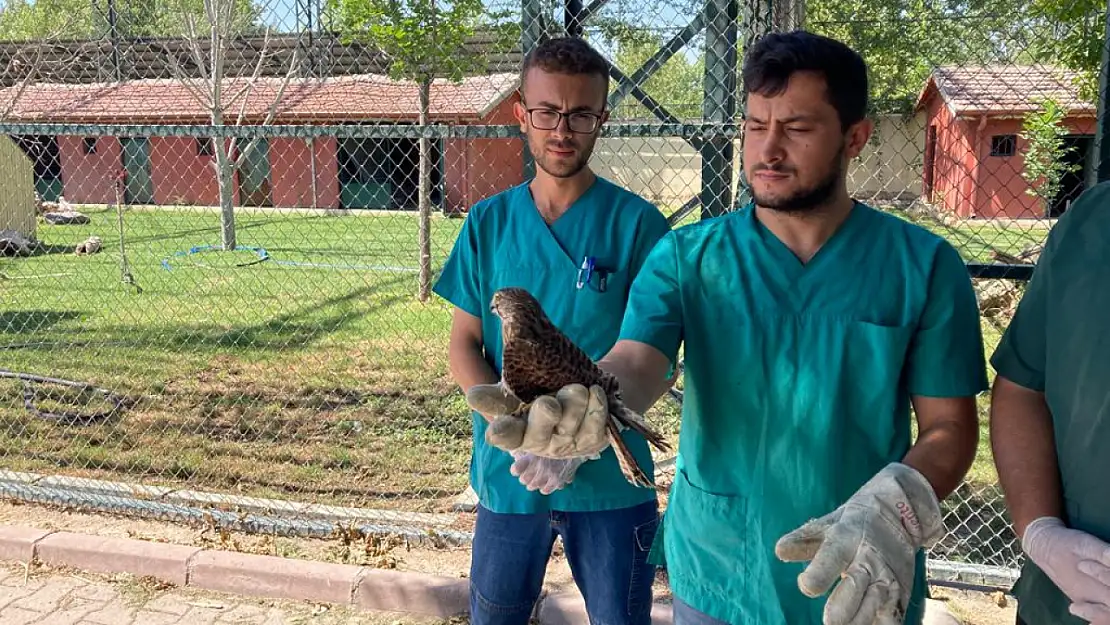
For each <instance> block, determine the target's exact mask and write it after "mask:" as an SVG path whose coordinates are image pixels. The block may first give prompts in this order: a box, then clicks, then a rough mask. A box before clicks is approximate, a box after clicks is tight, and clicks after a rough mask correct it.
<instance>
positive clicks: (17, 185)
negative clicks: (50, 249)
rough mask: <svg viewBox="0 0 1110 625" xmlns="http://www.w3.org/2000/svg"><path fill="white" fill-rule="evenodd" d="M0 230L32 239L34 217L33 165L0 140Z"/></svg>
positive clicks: (9, 142)
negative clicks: (13, 231) (13, 232)
mask: <svg viewBox="0 0 1110 625" xmlns="http://www.w3.org/2000/svg"><path fill="white" fill-rule="evenodd" d="M0 180H2V181H3V183H0V184H2V186H0V230H15V231H16V232H18V233H20V234H22V235H24V236H26V237H28V238H33V237H34V235H35V225H36V224H37V223H38V216H37V215H36V213H35V180H34V165H33V164H32V163H31V159H29V158H27V155H26V154H24V153H23V150H20V149H19V146H17V145H16V144H15V142H14V141H12V140H11V139H9V138H8V137H2V136H0Z"/></svg>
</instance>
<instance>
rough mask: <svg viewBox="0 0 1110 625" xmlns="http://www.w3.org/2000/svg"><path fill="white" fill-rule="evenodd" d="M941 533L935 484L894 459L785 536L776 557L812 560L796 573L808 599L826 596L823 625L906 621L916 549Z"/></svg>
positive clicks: (776, 550) (924, 545)
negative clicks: (831, 507)
mask: <svg viewBox="0 0 1110 625" xmlns="http://www.w3.org/2000/svg"><path fill="white" fill-rule="evenodd" d="M943 532H944V524H943V522H942V519H941V512H940V503H939V502H938V501H937V497H936V494H935V493H934V491H933V487H932V485H930V484H929V482H928V480H926V479H925V477H924V476H923V475H921V474H920V473H918V472H917V471H916V470H914V469H913V468H911V467H909V466H907V465H905V464H901V463H897V462H895V463H891V464H889V465H887V466H886V467H885V468H884V469H883V470H882V471H880V472H879V473H878V474H877V475H875V477H873V478H871V479H870V480H869V481H868V482H867V483H866V484H864V485H863V486H862V487H861V488H860V489H859V490H858V491H856V493H855V494H854V495H852V497H851V498H850V499H849V500H848V501H847V502H846V503H845V504H844V505H842V506H840V507H839V508H837V509H836V510H834V511H833V512H831V513H829V514H826V515H825V516H823V517H821V518H819V519H816V520H813V521H810V522H808V523H806V524H805V525H803V526H801V527H800V528H798V529H796V530H794V531H793V532H790V533H789V534H786V535H785V536H783V537H782V538H780V539H779V541H778V544H776V545H775V554H776V555H777V556H778V557H779V559H781V560H783V561H786V562H803V561H811V562H810V564H809V565H808V566H807V567H806V569H805V570H804V571H802V573H801V574H800V575H799V576H798V587H799V588H800V589H801V591H802V592H803V593H804V594H805V595H806V596H809V597H818V596H820V595H823V594H824V593H825V592H826V591H828V590H829V588H831V587H832V585H833V583H834V582H836V581H837V580H840V582H839V584H837V586H836V588H835V589H834V590H833V592H832V594H831V595H829V599H828V601H827V602H826V603H825V615H824V622H825V625H848V624H851V625H873V624H878V625H896V624H901V623H902V622H903V620H904V618H905V614H906V609H907V606H908V605H909V599H910V592H911V590H912V588H913V581H914V565H915V561H914V557H915V554H916V552H917V550H918V549H920V548H924V547H930V546H932V545H933V544H934V543H935V542H936V541H937V540H939V539H940V537H941V536H942V535H943Z"/></svg>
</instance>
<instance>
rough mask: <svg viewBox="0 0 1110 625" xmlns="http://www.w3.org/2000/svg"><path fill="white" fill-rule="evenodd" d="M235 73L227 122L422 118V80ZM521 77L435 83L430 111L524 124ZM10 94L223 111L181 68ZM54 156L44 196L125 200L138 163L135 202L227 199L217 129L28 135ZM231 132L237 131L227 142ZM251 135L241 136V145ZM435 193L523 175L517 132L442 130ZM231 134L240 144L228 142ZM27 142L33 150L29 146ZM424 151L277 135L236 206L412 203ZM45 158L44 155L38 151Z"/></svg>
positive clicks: (146, 115) (40, 101)
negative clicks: (122, 185)
mask: <svg viewBox="0 0 1110 625" xmlns="http://www.w3.org/2000/svg"><path fill="white" fill-rule="evenodd" d="M248 81H252V79H251V78H229V79H227V80H226V81H225V82H224V84H223V87H222V91H223V93H224V94H225V97H227V98H231V97H233V95H234V94H238V93H242V94H243V95H242V96H241V97H240V99H239V100H236V101H234V102H233V103H232V104H231V105H228V104H225V107H224V109H225V113H224V114H225V123H227V124H234V123H236V122H237V120H239V116H240V115H242V120H241V123H243V124H244V125H247V124H259V123H262V122H264V121H265V119H266V117H267V114H268V113H269V111H270V108H271V105H272V104H273V103H274V102H275V101H277V102H278V104H277V107H276V109H275V115H274V117H273V120H272V123H273V124H296V125H323V124H326V125H337V124H339V125H342V124H373V123H391V124H415V123H416V122H417V120H418V112H419V104H418V95H419V94H418V88H417V85H416V84H415V83H412V82H401V81H395V80H392V79H389V78H387V77H385V76H381V75H373V74H370V75H344V76H335V77H328V78H297V79H293V80H292V81H290V82H288V83H287V84H286V85H285V87H284V90H283V91H282V92H281V95H280V97H279V89H280V88H281V85H282V83H283V81H284V79H283V78H281V77H272V76H271V77H266V76H264V77H260V78H257V79H253V82H251V83H250V86H249V88H247V87H248ZM517 83H518V79H517V75H516V74H515V73H511V72H506V73H491V74H486V75H479V76H471V77H467V78H466V79H464V80H463V81H462V82H461V83H453V82H450V81H442V80H441V81H436V82H435V84H434V85H433V86H432V90H431V110H430V121H431V123H436V124H452V125H491V124H492V125H499V124H514V123H515V120H514V117H513V111H512V106H513V103H514V102H516V101H518V94H517ZM17 89H20V87H19V86H16V87H10V88H8V89H6V90H4V93H0V98H3V101H5V102H9V101H11V100H12V99H15V105H14V108H13V110H12V112H11V114H10V115H9V116H8V117H7V118H6V121H7V122H35V123H58V124H128V125H130V124H204V125H207V124H209V123H211V118H210V115H209V112H208V109H207V108H206V106H205V105H204V102H203V100H202V97H201V96H202V95H203V94H200V95H198V94H197V93H196V89H195V88H191V87H190V86H189V85H188V84H186V83H184V82H182V81H179V80H171V79H139V80H129V81H121V82H112V83H86V84H50V83H45V84H32V85H29V86H26V88H25V89H23V90H22V92H17V91H16V90H17ZM16 139H17V140H19V141H20V142H21V143H22V144H23V145H24V146H28V145H33V146H36V148H35V150H34V151H35V152H36V153H39V154H48V155H49V162H50V163H51V164H52V167H39V168H38V171H37V172H36V173H37V176H36V178H37V179H36V185H37V188H38V190H39V193H40V194H42V195H43V196H44V197H45V198H46V199H55V198H56V197H57V196H59V195H64V196H65V198H66V200H68V201H70V202H73V203H79V204H80V203H94V204H102V203H112V202H114V201H115V191H114V187H113V175H115V173H116V172H118V171H119V169H120V168H121V167H122V168H124V169H125V170H126V173H127V183H126V193H125V198H124V201H125V202H127V203H131V204H153V205H209V206H213V205H218V204H219V190H218V186H217V178H216V169H215V167H213V162H214V159H215V155H214V144H213V142H212V140H211V139H210V138H202V137H162V136H151V137H146V136H128V137H115V136H72V135H66V134H57V135H48V136H36V137H16ZM228 141H229V142H230V141H231V140H228ZM246 142H247V141H246V140H239V142H238V143H236V145H235V146H234V147H233V152H234V153H236V154H238V153H239V152H240V150H241V148H243V147H245V145H246ZM432 144H433V145H432V152H433V167H432V186H433V198H432V201H433V203H434V204H435V205H437V206H438V207H442V208H443V209H444V210H446V211H451V212H456V211H464V210H466V209H468V208H469V207H470V206H471V205H473V204H474V203H475V202H477V201H479V200H481V199H482V198H484V197H488V196H489V195H492V194H494V193H496V192H498V191H501V190H503V189H505V188H508V187H510V186H512V185H515V184H519V183H520V182H522V181H523V175H524V172H523V160H522V153H523V152H522V150H523V149H524V144H523V142H522V140H521V139H520V138H519V137H517V136H514V137H511V138H504V139H470V138H468V139H445V140H433V141H432ZM225 145H227V146H230V143H228V144H225ZM25 149H26V148H25ZM418 155H419V150H418V140H416V139H404V138H399V139H352V138H337V137H319V138H315V139H306V138H299V137H296V138H295V137H278V138H271V139H264V140H261V141H259V142H258V143H256V147H255V148H254V149H252V150H251V151H249V152H248V154H247V157H246V158H245V159H244V161H243V163H242V165H241V166H240V167H239V168H238V169H237V170H236V173H235V182H234V188H235V204H237V205H247V206H273V207H287V208H333V209H334V208H344V209H358V208H373V209H401V210H406V209H414V208H416V205H417V189H418V175H419V158H418ZM40 160H43V159H41V158H40Z"/></svg>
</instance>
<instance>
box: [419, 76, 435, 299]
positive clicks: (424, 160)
mask: <svg viewBox="0 0 1110 625" xmlns="http://www.w3.org/2000/svg"><path fill="white" fill-rule="evenodd" d="M431 91H432V81H431V79H424V80H422V81H420V125H421V126H422V127H423V126H425V125H427V123H428V112H429V109H430V108H431V102H430V100H431ZM419 186H420V191H419V193H418V196H419V200H418V202H419V209H420V235H419V239H420V295H419V297H420V301H422V302H423V301H427V299H428V296H429V294H430V293H431V289H432V236H431V235H432V233H431V229H432V223H431V221H432V142H431V139H428V138H427V137H424V136H421V137H420V180H419Z"/></svg>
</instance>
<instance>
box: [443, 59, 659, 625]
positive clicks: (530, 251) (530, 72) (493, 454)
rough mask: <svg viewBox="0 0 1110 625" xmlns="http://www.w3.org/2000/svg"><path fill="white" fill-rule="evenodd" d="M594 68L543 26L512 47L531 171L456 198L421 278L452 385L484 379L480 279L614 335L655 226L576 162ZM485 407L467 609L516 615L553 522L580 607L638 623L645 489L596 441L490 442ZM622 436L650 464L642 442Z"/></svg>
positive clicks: (491, 358) (545, 555) (584, 330)
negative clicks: (536, 450)
mask: <svg viewBox="0 0 1110 625" xmlns="http://www.w3.org/2000/svg"><path fill="white" fill-rule="evenodd" d="M608 71H609V70H608V64H607V62H606V61H605V59H604V57H602V56H601V55H600V54H598V53H597V52H596V51H595V50H593V49H592V48H590V46H589V45H587V44H586V43H585V42H584V41H583V40H581V39H577V38H559V39H552V40H548V41H545V42H543V43H542V44H541V45H540V46H539V47H538V48H537V49H535V50H534V51H533V52H531V53H530V54H529V55H528V56H527V58H526V59H525V62H524V66H523V68H522V72H521V74H522V84H521V87H520V89H521V94H522V101H521V102H520V103H519V104H517V105H516V107H515V110H516V116H517V118H518V120H519V123H520V128H521V130H522V132H523V133H524V135H525V137H526V139H527V145H528V149H529V150H530V152H531V154H532V156H533V158H534V159H535V163H536V166H537V167H536V175H535V177H534V178H533V179H532V180H530V181H527V182H525V183H524V184H520V185H518V186H515V187H513V188H510V189H507V190H505V191H503V192H501V193H498V194H496V195H494V196H492V197H489V198H487V199H485V200H482V201H481V202H478V203H477V204H476V205H475V206H473V207H472V208H471V210H470V211H469V213H468V215H467V217H466V221H465V223H464V225H463V227H462V231H461V232H460V234H459V236H458V239H457V241H456V242H455V245H454V248H453V250H452V251H451V254H450V256H449V258H448V260H447V262H446V265H445V266H444V268H443V272H442V275H441V277H440V278H439V279H438V281H437V283H436V285H435V288H434V291H435V292H436V293H437V294H438V295H440V296H441V297H443V298H444V299H445V300H447V301H448V302H450V303H451V304H452V305H453V306H454V307H455V309H454V318H453V322H452V327H451V338H450V346H449V362H450V370H451V374H452V376H453V377H454V379H455V381H456V382H457V383H458V384H459V386H460V387H461V388H462V390H463V392H464V393H468V392H469V391H470V390H471V389H472V388H473V387H475V386H476V385H487V384H493V383H496V382H497V381H498V380H499V378H500V371H501V349H502V340H501V332H500V321H499V319H498V318H497V317H496V316H495V315H493V314H492V313H491V311H490V302H491V299H492V297H493V293H494V291H496V290H498V289H501V288H505V287H522V288H525V289H527V290H528V291H530V292H531V293H532V294H533V295H534V296H535V297H536V298H537V299H538V300H539V301H540V303H541V304H542V305H543V307H544V308H545V310H546V312H547V313H548V315H549V316H550V317H551V319H552V321H553V322H554V323H555V324H556V325H558V326H559V327H560V328H561V329H562V331H563V332H565V333H566V334H567V335H568V336H569V337H570V338H571V339H572V340H574V341H575V343H577V344H578V345H579V346H580V347H581V348H582V349H583V350H585V351H586V353H588V354H590V356H591V357H592V358H595V359H597V358H601V357H602V356H604V355H605V353H606V352H608V351H609V349H610V348H611V347H612V346H613V344H614V343H615V342H616V340H617V337H618V335H619V332H620V325H621V320H622V318H623V315H624V311H625V306H626V305H627V301H628V294H629V289H630V285H631V284H632V280H633V278H635V276H636V275H637V274H638V273H639V271H640V268H641V267H642V265H643V263H644V261H645V259H646V258H647V255H648V252H649V251H650V250H651V248H652V246H653V245H654V244H655V243H656V241H658V240H659V239H660V238H661V237H662V236H663V235H664V234H666V233H667V232H668V231H669V230H670V226H669V224H668V222H667V219H666V217H665V216H664V215H663V214H662V213H661V212H660V211H659V210H658V209H657V208H656V207H655V206H653V205H652V204H650V203H649V202H647V201H646V200H644V199H643V198H641V197H640V196H638V195H636V194H634V193H632V192H630V191H628V190H626V189H623V188H620V187H618V186H617V185H616V184H614V183H612V182H610V181H609V180H606V179H605V178H602V177H600V176H598V175H596V174H595V173H594V172H593V171H591V169H590V167H589V165H588V161H589V159H590V155H591V152H592V150H593V148H594V144H595V142H596V141H597V138H598V135H599V132H600V129H601V126H602V124H603V123H604V122H605V121H606V119H607V117H608V114H607V112H606V108H605V106H606V96H607V94H608V84H609V81H608ZM495 414H497V411H493V413H492V414H480V413H478V412H477V411H475V412H474V413H473V425H474V427H473V453H472V458H471V463H470V483H471V486H472V488H473V489H474V492H475V493H476V494H477V496H478V501H479V504H478V510H477V521H476V526H475V535H474V541H473V550H472V558H471V575H470V580H471V601H470V609H471V614H470V619H471V620H470V622H471V623H472V624H474V625H487V624H505V625H525V624H526V623H528V622H529V617H530V616H531V614H532V612H533V608H534V605H535V603H536V600H537V599H538V597H539V595H540V592H541V590H542V586H543V581H544V573H545V571H546V568H547V564H548V560H549V558H550V555H551V551H552V547H553V545H554V540H555V537H556V536H559V537H561V539H562V541H563V546H564V551H565V553H566V556H567V560H568V562H569V564H570V567H571V570H572V572H573V574H574V577H575V581H576V582H577V583H578V586H579V588H580V590H581V592H582V594H583V596H584V597H585V602H586V610H587V612H588V613H589V615H590V618H591V621H592V622H598V623H609V624H613V625H648V623H649V622H650V611H651V607H652V582H653V580H654V566H653V565H652V564H651V563H649V562H648V561H647V556H648V551H649V548H650V546H651V543H652V540H653V538H654V536H655V532H656V530H657V528H658V523H659V514H658V502H657V497H656V493H655V491H654V490H653V489H650V488H643V487H637V486H634V485H632V484H629V483H628V482H627V481H626V480H625V479H624V477H623V475H622V474H621V471H620V468H619V465H618V463H617V459H616V455H615V454H614V452H613V450H612V449H605V450H604V453H602V454H601V456H600V458H598V459H597V460H595V461H592V462H588V463H583V461H582V460H581V459H571V460H552V459H548V458H540V457H537V456H535V455H534V454H530V453H513V454H510V453H507V452H505V451H503V450H501V449H498V448H496V447H494V446H492V445H490V444H489V443H488V441H487V438H486V431H487V429H488V426H489V424H488V419H489V418H492V417H493V416H494V415H495ZM625 438H626V440H627V442H628V445H629V447H630V448H631V449H633V450H634V453H635V455H636V457H637V458H638V460H639V462H640V463H641V466H644V467H645V468H647V473H648V474H649V475H651V474H652V473H653V471H652V469H651V467H652V465H651V454H650V452H649V449H648V444H647V442H646V441H645V440H644V439H643V437H642V436H639V435H635V434H633V433H631V432H629V433H627V434H626V436H625Z"/></svg>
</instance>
